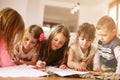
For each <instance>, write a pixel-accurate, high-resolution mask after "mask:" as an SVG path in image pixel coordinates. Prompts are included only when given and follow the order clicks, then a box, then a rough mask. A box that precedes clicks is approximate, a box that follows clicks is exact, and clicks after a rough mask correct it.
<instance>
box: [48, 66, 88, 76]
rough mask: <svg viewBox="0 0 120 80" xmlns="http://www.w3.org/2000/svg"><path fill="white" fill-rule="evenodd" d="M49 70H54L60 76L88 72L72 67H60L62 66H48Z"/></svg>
mask: <svg viewBox="0 0 120 80" xmlns="http://www.w3.org/2000/svg"><path fill="white" fill-rule="evenodd" d="M46 69H47V72H52V73H54V74H57V75H59V76H62V77H64V76H71V75H76V74H77V75H81V74H87V73H89V72H88V71H87V72H82V71H75V70H72V69H60V68H55V67H47V68H46Z"/></svg>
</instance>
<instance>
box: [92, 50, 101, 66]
mask: <svg viewBox="0 0 120 80" xmlns="http://www.w3.org/2000/svg"><path fill="white" fill-rule="evenodd" d="M93 60H94V61H93V65H94V66H99V67H100V53H99V52H98V50H97V51H96V53H95V56H94V59H93Z"/></svg>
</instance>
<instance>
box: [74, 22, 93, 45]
mask: <svg viewBox="0 0 120 80" xmlns="http://www.w3.org/2000/svg"><path fill="white" fill-rule="evenodd" d="M80 35H82V36H83V38H87V39H92V40H94V38H95V26H94V25H93V24H90V23H83V24H82V25H80V26H79V28H78V31H77V36H76V43H77V42H78V38H79V36H80Z"/></svg>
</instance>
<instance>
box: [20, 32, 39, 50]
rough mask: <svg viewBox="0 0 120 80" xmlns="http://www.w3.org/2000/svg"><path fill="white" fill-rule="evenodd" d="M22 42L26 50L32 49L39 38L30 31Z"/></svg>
mask: <svg viewBox="0 0 120 80" xmlns="http://www.w3.org/2000/svg"><path fill="white" fill-rule="evenodd" d="M22 44H23V47H24V48H25V49H26V50H31V49H32V48H33V47H35V45H36V44H37V39H35V38H34V37H33V36H32V34H30V33H29V34H26V35H25V36H24V37H23V41H22Z"/></svg>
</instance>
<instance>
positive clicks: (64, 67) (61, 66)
mask: <svg viewBox="0 0 120 80" xmlns="http://www.w3.org/2000/svg"><path fill="white" fill-rule="evenodd" d="M59 68H60V69H66V68H67V66H66V65H65V64H62V65H60V66H59Z"/></svg>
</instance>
